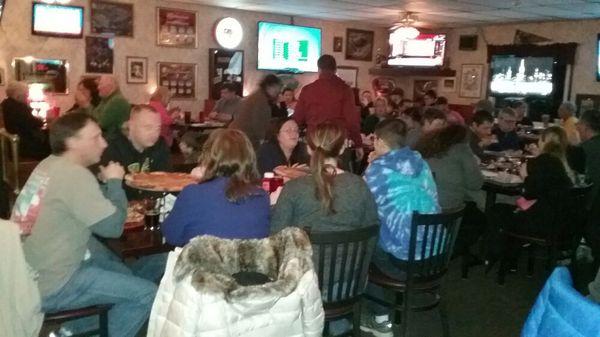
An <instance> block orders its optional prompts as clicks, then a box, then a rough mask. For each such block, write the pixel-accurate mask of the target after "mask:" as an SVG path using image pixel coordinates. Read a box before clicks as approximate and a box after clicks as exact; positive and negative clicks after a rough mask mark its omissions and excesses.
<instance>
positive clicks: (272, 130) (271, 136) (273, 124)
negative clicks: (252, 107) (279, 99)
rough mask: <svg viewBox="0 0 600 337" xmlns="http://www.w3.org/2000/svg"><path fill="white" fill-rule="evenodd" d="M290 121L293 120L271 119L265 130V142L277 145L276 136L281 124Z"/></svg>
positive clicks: (289, 118) (286, 118) (287, 118)
mask: <svg viewBox="0 0 600 337" xmlns="http://www.w3.org/2000/svg"><path fill="white" fill-rule="evenodd" d="M291 120H293V119H292V118H291V117H278V118H272V119H271V121H270V122H269V128H268V129H267V140H268V141H269V142H272V143H273V144H278V141H277V136H279V131H281V128H282V127H283V124H285V123H287V122H288V121H291Z"/></svg>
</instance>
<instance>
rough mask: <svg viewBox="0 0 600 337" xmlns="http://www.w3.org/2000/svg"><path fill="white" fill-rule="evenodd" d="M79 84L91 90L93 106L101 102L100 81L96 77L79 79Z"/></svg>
mask: <svg viewBox="0 0 600 337" xmlns="http://www.w3.org/2000/svg"><path fill="white" fill-rule="evenodd" d="M79 85H81V86H82V87H84V88H85V89H86V90H87V91H89V92H90V103H91V104H92V105H93V106H98V104H100V99H101V98H100V94H99V93H98V82H97V79H96V78H93V77H86V78H84V79H82V80H81V81H79Z"/></svg>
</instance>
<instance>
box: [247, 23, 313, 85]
mask: <svg viewBox="0 0 600 337" xmlns="http://www.w3.org/2000/svg"><path fill="white" fill-rule="evenodd" d="M320 56H321V29H319V28H314V27H303V26H292V25H286V24H281V23H273V22H263V21H261V22H259V23H258V69H259V70H280V71H288V72H293V73H303V72H316V71H317V70H318V69H317V60H318V59H319V57H320Z"/></svg>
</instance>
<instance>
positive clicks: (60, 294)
mask: <svg viewBox="0 0 600 337" xmlns="http://www.w3.org/2000/svg"><path fill="white" fill-rule="evenodd" d="M156 291H157V287H156V285H155V284H154V283H153V282H151V281H147V280H145V279H142V278H139V277H136V276H133V275H132V272H131V270H129V268H127V267H126V266H125V265H123V264H122V263H120V262H118V261H111V260H109V259H104V258H100V257H98V256H96V258H94V253H92V258H90V259H89V260H86V261H84V262H83V263H82V264H81V266H80V267H79V268H78V269H77V270H76V271H75V273H73V275H72V276H71V278H70V279H69V281H67V283H66V284H65V285H64V286H63V287H62V288H60V289H59V290H57V291H56V292H55V293H53V294H51V295H49V296H47V297H45V298H43V299H42V310H43V311H44V312H55V311H62V310H71V309H78V308H83V307H87V306H90V305H97V304H113V307H112V308H111V309H110V311H109V312H108V332H109V336H111V337H135V335H136V334H137V332H138V331H139V330H140V328H141V327H142V325H143V324H144V323H145V322H146V320H147V319H148V317H149V316H150V310H151V309H152V303H153V301H154V297H155V295H156ZM93 320H96V322H95V323H93ZM97 324H98V323H97V319H96V318H93V317H91V318H89V319H87V318H85V319H81V320H77V321H73V322H72V324H68V325H66V327H67V329H68V330H71V331H72V332H74V333H77V332H81V331H85V330H89V329H90V328H93V326H94V325H95V326H97Z"/></svg>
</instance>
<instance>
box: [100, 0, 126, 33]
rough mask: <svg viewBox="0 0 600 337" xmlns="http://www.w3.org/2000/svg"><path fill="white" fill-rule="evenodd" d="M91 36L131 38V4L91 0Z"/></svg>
mask: <svg viewBox="0 0 600 337" xmlns="http://www.w3.org/2000/svg"><path fill="white" fill-rule="evenodd" d="M91 8H92V9H91V12H92V13H91V20H90V21H91V32H92V34H110V35H112V36H128V37H133V4H127V3H122V2H112V1H104V0H92V4H91Z"/></svg>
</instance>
